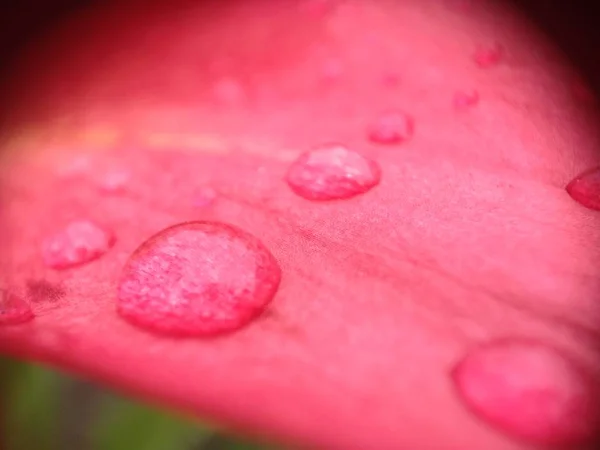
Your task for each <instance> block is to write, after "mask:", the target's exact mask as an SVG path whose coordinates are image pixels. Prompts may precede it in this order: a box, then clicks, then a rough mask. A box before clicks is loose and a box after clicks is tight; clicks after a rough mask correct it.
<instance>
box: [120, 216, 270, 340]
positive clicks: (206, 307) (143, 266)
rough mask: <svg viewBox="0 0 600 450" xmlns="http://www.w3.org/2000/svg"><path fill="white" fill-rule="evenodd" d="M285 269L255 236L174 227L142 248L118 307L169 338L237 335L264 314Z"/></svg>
mask: <svg viewBox="0 0 600 450" xmlns="http://www.w3.org/2000/svg"><path fill="white" fill-rule="evenodd" d="M280 279H281V269H280V267H279V264H278V262H277V260H276V259H275V258H274V257H273V255H272V254H271V252H270V251H269V250H268V249H267V248H266V247H265V246H264V244H262V242H260V241H259V240H258V239H257V238H256V237H254V236H252V235H251V234H249V233H247V232H246V231H244V230H241V229H239V228H237V227H234V226H231V225H228V224H224V223H219V222H187V223H182V224H179V225H175V226H172V227H170V228H167V229H166V230H163V231H161V232H160V233H158V234H156V235H154V236H153V237H151V238H150V239H148V240H147V241H146V242H145V243H143V244H142V245H141V246H140V247H139V248H138V249H137V250H136V251H135V252H134V254H133V255H132V256H131V257H130V258H129V260H128V262H127V264H126V266H125V268H124V270H123V275H122V277H121V282H120V284H119V291H118V302H117V309H118V312H119V314H120V315H121V316H122V317H123V318H124V319H125V320H127V321H129V322H130V323H132V324H133V325H136V326H139V327H142V328H144V329H146V330H148V331H151V332H155V333H161V334H166V335H170V336H182V337H183V336H210V335H215V334H219V333H223V332H228V331H234V330H237V329H239V328H240V327H242V326H244V325H246V324H247V323H248V322H250V321H251V320H252V319H253V318H255V317H257V316H258V315H259V314H260V313H262V312H263V311H264V309H265V308H266V307H267V305H268V304H269V303H270V302H271V300H272V299H273V297H274V295H275V293H276V291H277V289H278V287H279V282H280Z"/></svg>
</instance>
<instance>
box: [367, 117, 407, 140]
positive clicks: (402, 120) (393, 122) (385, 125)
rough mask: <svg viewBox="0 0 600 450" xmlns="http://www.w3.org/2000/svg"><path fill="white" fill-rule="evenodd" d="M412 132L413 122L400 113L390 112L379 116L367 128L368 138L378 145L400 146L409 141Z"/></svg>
mask: <svg viewBox="0 0 600 450" xmlns="http://www.w3.org/2000/svg"><path fill="white" fill-rule="evenodd" d="M413 132H414V120H413V118H412V117H411V116H409V115H408V114H405V113H403V112H401V111H390V112H387V113H385V114H382V115H381V116H379V118H378V119H377V120H376V121H375V122H374V123H373V124H372V125H371V126H370V127H369V130H368V137H369V140H370V141H371V142H375V143H378V144H400V143H402V142H404V141H406V140H408V139H410V138H411V137H412V135H413Z"/></svg>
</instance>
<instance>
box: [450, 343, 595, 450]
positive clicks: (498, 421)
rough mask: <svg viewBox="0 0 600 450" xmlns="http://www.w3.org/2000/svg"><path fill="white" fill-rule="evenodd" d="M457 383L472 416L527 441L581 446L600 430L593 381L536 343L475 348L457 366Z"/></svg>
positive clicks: (560, 356) (556, 354) (575, 367)
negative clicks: (472, 413)
mask: <svg viewBox="0 0 600 450" xmlns="http://www.w3.org/2000/svg"><path fill="white" fill-rule="evenodd" d="M453 378H454V382H455V384H456V388H457V390H458V393H459V394H460V396H461V397H462V399H463V401H464V402H465V403H466V405H467V406H468V407H469V408H470V409H471V411H472V412H474V413H475V414H477V415H478V416H479V417H480V418H482V419H483V420H485V421H486V422H488V423H489V424H490V425H493V426H494V427H496V428H498V429H501V430H503V431H504V432H505V433H508V434H511V435H513V436H515V437H518V438H521V439H524V440H528V441H531V442H534V443H538V444H543V445H573V444H575V443H583V442H585V441H586V440H588V439H590V438H592V435H593V434H594V432H595V430H596V427H597V426H598V425H599V424H600V422H598V418H599V417H598V410H597V408H598V407H597V406H596V405H597V404H598V397H597V393H598V392H597V385H596V384H595V383H594V382H593V381H592V379H591V377H590V376H588V375H586V374H585V372H584V371H582V370H581V368H579V367H577V366H575V364H574V363H573V362H572V361H570V360H569V359H567V358H566V357H565V356H563V355H562V354H560V353H559V352H558V351H556V350H554V349H552V348H550V347H547V346H545V345H543V344H541V343H538V342H535V341H528V340H519V339H510V340H504V341H498V342H495V343H491V344H487V345H483V346H481V347H479V348H476V349H474V350H473V351H471V352H470V353H469V354H467V356H466V357H465V358H464V359H463V360H462V361H461V362H460V363H459V364H458V365H457V367H456V368H455V369H454V371H453Z"/></svg>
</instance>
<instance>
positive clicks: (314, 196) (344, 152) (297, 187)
mask: <svg viewBox="0 0 600 450" xmlns="http://www.w3.org/2000/svg"><path fill="white" fill-rule="evenodd" d="M380 180H381V169H380V168H379V165H378V164H377V163H376V162H375V161H373V160H370V159H368V158H366V157H365V156H362V155H361V154H359V153H357V152H354V151H352V150H349V149H348V148H347V147H345V146H343V145H338V144H331V145H325V146H322V147H319V148H316V149H314V150H311V151H309V152H306V153H304V154H302V155H300V157H299V158H298V159H297V160H296V161H295V162H294V163H293V164H292V165H291V166H290V168H289V170H288V173H287V177H286V181H287V183H288V185H289V186H290V188H291V189H292V190H293V191H294V192H295V193H296V194H298V195H299V196H301V197H303V198H306V199H308V200H315V201H324V200H337V199H347V198H350V197H354V196H356V195H359V194H364V193H365V192H367V191H369V190H370V189H372V188H373V187H375V186H376V185H377V184H379V182H380Z"/></svg>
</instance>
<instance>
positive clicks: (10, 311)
mask: <svg viewBox="0 0 600 450" xmlns="http://www.w3.org/2000/svg"><path fill="white" fill-rule="evenodd" d="M33 317H34V315H33V311H31V308H30V307H29V305H28V304H27V302H25V300H23V299H22V298H21V297H20V296H18V295H17V294H15V293H13V292H11V291H9V290H7V289H1V288H0V325H19V324H21V323H25V322H29V321H30V320H32V319H33Z"/></svg>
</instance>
